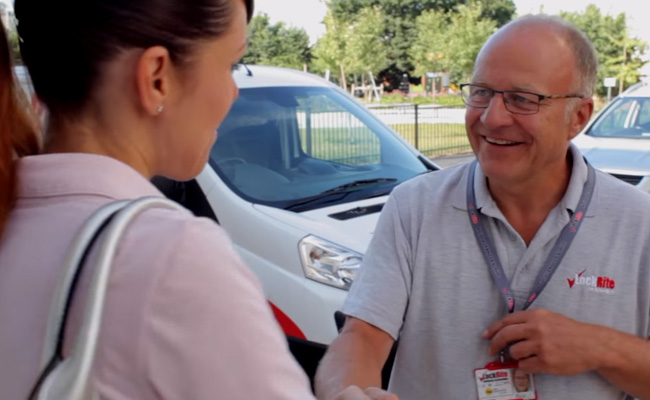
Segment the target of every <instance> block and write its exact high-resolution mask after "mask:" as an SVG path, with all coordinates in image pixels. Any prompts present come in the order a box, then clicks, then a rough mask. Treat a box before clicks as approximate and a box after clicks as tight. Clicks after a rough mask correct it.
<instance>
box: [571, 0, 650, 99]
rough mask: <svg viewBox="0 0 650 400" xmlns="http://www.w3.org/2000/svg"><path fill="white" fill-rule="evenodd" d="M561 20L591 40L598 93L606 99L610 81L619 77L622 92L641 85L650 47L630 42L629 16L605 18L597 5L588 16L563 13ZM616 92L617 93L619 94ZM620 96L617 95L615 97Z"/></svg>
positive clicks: (640, 41) (631, 40) (633, 39)
mask: <svg viewBox="0 0 650 400" xmlns="http://www.w3.org/2000/svg"><path fill="white" fill-rule="evenodd" d="M560 15H561V17H562V18H564V19H566V20H567V21H570V22H572V23H573V24H574V25H576V26H577V27H578V28H579V29H581V30H582V31H583V32H585V34H586V35H587V37H588V38H589V39H590V40H591V42H592V43H593V44H594V47H595V48H596V53H597V54H598V84H597V85H596V88H597V93H598V94H599V95H601V96H604V95H605V93H606V91H607V88H605V87H604V86H603V84H602V82H603V79H604V78H606V77H616V79H617V81H618V82H619V91H622V90H623V89H624V88H625V87H626V86H628V85H631V84H633V83H636V82H638V80H639V75H640V73H639V69H640V68H641V67H642V66H643V65H644V64H645V61H643V56H644V54H645V52H646V51H647V48H648V45H647V43H645V42H644V41H642V40H639V39H638V38H630V37H629V31H628V28H627V23H626V19H625V14H623V13H621V14H619V15H617V16H611V15H602V14H601V12H600V9H599V8H598V7H596V6H595V5H593V4H590V5H589V6H587V8H586V9H585V11H584V12H582V13H579V12H563V13H560ZM615 92H616V90H615ZM614 94H616V93H614Z"/></svg>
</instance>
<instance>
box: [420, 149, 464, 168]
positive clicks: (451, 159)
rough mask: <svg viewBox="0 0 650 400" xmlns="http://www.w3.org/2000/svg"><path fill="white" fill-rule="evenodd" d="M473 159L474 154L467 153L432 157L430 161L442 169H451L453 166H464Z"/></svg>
mask: <svg viewBox="0 0 650 400" xmlns="http://www.w3.org/2000/svg"><path fill="white" fill-rule="evenodd" d="M474 158H475V157H474V153H472V152H468V153H461V154H452V155H447V156H438V157H432V158H431V160H432V161H433V162H434V163H436V164H437V165H439V166H441V167H443V168H447V167H453V166H454V165H458V164H464V163H466V162H469V161H471V160H473V159H474Z"/></svg>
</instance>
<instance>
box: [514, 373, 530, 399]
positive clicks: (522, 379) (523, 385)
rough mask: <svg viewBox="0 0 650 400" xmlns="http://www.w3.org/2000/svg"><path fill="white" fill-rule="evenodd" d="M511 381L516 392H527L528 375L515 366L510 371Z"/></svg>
mask: <svg viewBox="0 0 650 400" xmlns="http://www.w3.org/2000/svg"><path fill="white" fill-rule="evenodd" d="M512 381H513V382H512V383H513V384H514V386H515V390H516V391H517V393H522V392H527V391H528V390H530V375H528V373H526V372H525V371H524V370H521V369H519V368H516V369H515V370H514V371H512Z"/></svg>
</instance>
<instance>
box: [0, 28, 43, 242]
mask: <svg viewBox="0 0 650 400" xmlns="http://www.w3.org/2000/svg"><path fill="white" fill-rule="evenodd" d="M38 151H39V140H38V135H37V134H36V130H35V128H34V124H33V120H32V118H31V115H30V114H29V113H28V105H27V101H26V100H25V96H24V93H23V92H22V90H21V89H20V87H19V86H18V84H17V81H16V79H15V78H14V73H13V69H12V62H11V55H10V51H9V44H8V43H7V35H6V31H5V28H4V26H3V25H2V21H1V20H0V238H1V237H2V232H3V231H4V227H5V224H6V222H7V218H8V216H9V211H10V210H11V208H12V207H13V205H14V202H15V200H16V165H15V161H14V159H15V158H16V157H23V156H26V155H32V154H37V153H38Z"/></svg>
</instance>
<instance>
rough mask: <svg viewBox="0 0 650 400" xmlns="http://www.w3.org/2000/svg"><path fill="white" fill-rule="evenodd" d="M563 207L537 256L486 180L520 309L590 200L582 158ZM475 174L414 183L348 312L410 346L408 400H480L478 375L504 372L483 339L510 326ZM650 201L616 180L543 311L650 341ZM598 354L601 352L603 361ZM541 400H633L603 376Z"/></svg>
mask: <svg viewBox="0 0 650 400" xmlns="http://www.w3.org/2000/svg"><path fill="white" fill-rule="evenodd" d="M570 151H571V152H572V154H573V159H574V163H573V170H572V175H571V180H570V183H569V187H568V189H567V192H566V194H565V196H564V198H563V199H562V200H561V201H560V203H559V204H558V205H557V206H556V207H555V208H554V209H553V210H552V211H551V212H550V214H549V215H548V217H547V219H546V221H545V222H544V224H543V225H542V226H541V228H540V229H539V231H538V232H537V234H536V236H535V237H534V239H533V240H532V242H531V243H530V245H529V246H526V244H525V243H524V241H523V240H522V238H521V237H520V236H519V234H518V233H517V232H516V231H515V230H514V229H513V228H512V226H511V225H510V224H509V223H508V221H507V220H506V219H505V217H504V216H503V214H502V213H501V211H499V208H498V207H497V205H496V203H495V202H494V200H493V199H492V197H491V196H490V193H489V191H488V189H487V186H486V180H485V176H484V175H483V173H482V171H481V169H480V168H477V170H476V175H475V178H476V179H475V190H476V200H477V207H478V208H480V210H481V212H482V213H483V214H484V215H486V216H488V217H489V218H486V220H487V224H486V228H487V230H488V231H489V233H490V235H491V236H492V239H493V241H494V243H495V246H496V249H497V253H498V255H499V258H500V260H501V263H502V264H503V268H504V270H505V273H506V275H507V276H508V278H509V279H510V282H511V287H512V290H513V292H514V295H515V299H516V309H518V310H519V309H521V308H522V307H523V304H524V303H525V299H526V298H527V297H528V295H529V294H530V291H531V289H532V286H533V282H534V281H535V278H536V276H537V273H538V272H539V269H540V268H541V266H542V264H543V263H544V261H545V259H546V257H547V255H548V254H549V252H550V250H551V248H552V246H553V244H554V243H555V240H556V239H557V237H558V236H559V234H560V231H561V230H562V228H563V227H564V225H566V223H567V222H568V221H569V218H570V215H571V212H572V211H573V210H574V209H575V207H576V206H577V203H578V199H579V198H580V194H581V193H582V187H583V184H584V182H585V180H586V177H587V167H586V164H585V163H584V160H583V158H582V156H581V155H580V153H579V151H578V150H577V149H576V148H575V147H574V146H571V150H570ZM467 172H468V164H465V165H461V166H457V167H453V168H449V169H445V170H442V171H438V172H433V173H430V174H426V175H423V176H420V177H418V178H415V179H412V180H410V181H408V182H406V183H404V184H402V185H400V186H399V187H398V188H396V189H395V190H394V191H393V193H392V195H391V197H390V198H389V200H388V202H387V203H386V205H385V206H384V209H383V212H382V215H381V217H380V220H379V223H378V225H377V228H376V230H375V233H374V237H373V240H372V242H371V244H370V247H369V249H368V251H367V253H366V255H365V257H364V262H363V266H362V268H361V272H360V274H359V276H358V278H357V279H356V281H355V283H354V285H353V286H352V289H351V291H350V294H349V295H348V297H347V300H346V303H345V305H344V308H343V311H344V312H345V313H346V314H348V315H351V316H354V317H357V318H360V319H362V320H365V321H367V322H369V323H371V324H373V325H375V326H377V327H379V328H381V329H382V330H384V331H386V332H388V333H389V334H390V335H391V336H392V337H393V338H396V339H397V338H399V340H400V344H399V350H398V353H397V357H396V360H395V365H394V368H393V374H392V378H391V383H390V390H391V391H393V392H394V393H396V394H397V395H399V396H400V399H402V400H422V399H444V400H448V399H463V400H466V399H476V398H477V393H476V385H475V382H474V378H473V370H474V369H476V368H481V367H483V366H485V365H486V364H487V363H488V362H490V361H493V359H491V358H490V357H488V341H486V340H485V339H483V338H482V337H481V334H482V332H483V331H484V330H485V329H486V328H487V327H488V326H490V325H491V324H492V323H494V322H495V321H497V320H499V319H501V318H502V317H504V316H505V315H506V309H505V306H504V303H503V300H502V298H501V296H500V294H499V291H498V289H497V287H496V285H495V284H494V282H493V280H492V277H491V276H490V273H489V270H488V268H487V266H486V263H485V260H484V259H483V255H482V254H481V252H480V250H479V247H478V246H477V244H476V239H475V238H474V233H473V231H472V228H471V226H470V223H469V219H468V216H467V205H466V184H467ZM647 243H650V195H648V194H647V193H644V192H642V191H640V190H638V189H636V188H635V187H633V186H632V185H629V184H627V183H624V182H621V181H619V180H617V179H615V178H613V177H611V176H609V175H607V174H605V173H602V172H597V174H596V188H595V191H594V195H593V199H592V202H591V204H590V206H589V209H588V210H587V213H586V218H585V219H584V220H583V223H582V227H581V228H580V231H579V233H578V235H577V236H576V238H575V240H574V241H573V244H572V246H571V248H570V249H569V251H568V252H567V254H566V256H565V258H564V260H563V261H562V263H561V264H560V266H559V267H558V269H557V271H556V272H555V274H554V275H553V277H552V278H551V280H550V282H549V283H548V285H547V286H546V288H545V289H544V291H543V292H542V293H541V294H540V296H539V297H538V298H537V299H536V300H535V302H534V303H533V304H532V306H531V309H534V308H543V309H547V310H551V311H554V312H558V313H562V314H564V315H566V316H568V317H570V318H573V319H575V320H578V321H584V322H588V323H594V324H600V325H606V326H610V327H612V328H615V329H617V330H620V331H623V332H627V333H631V334H634V335H637V336H639V337H644V338H648V337H649V336H650V246H648V245H647ZM591 351H598V349H593V350H591ZM535 383H536V386H537V390H538V397H539V398H540V399H563V398H567V397H568V396H569V397H573V398H584V399H592V400H600V399H603V400H604V399H608V400H611V399H624V398H625V394H624V393H622V392H621V391H620V390H618V389H617V388H615V387H614V386H612V385H611V384H610V383H608V382H607V381H606V380H604V379H603V378H601V376H600V375H599V374H597V373H595V372H590V373H584V374H580V375H576V376H573V377H564V376H555V375H548V374H537V375H536V376H535Z"/></svg>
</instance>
